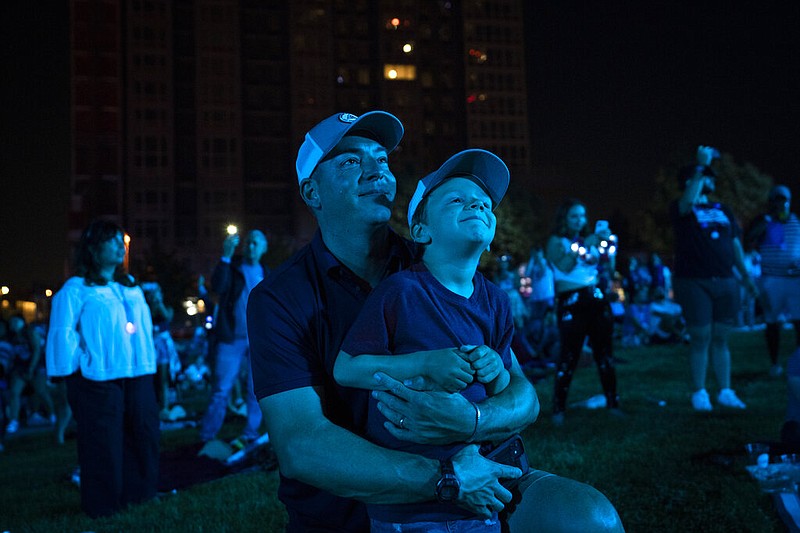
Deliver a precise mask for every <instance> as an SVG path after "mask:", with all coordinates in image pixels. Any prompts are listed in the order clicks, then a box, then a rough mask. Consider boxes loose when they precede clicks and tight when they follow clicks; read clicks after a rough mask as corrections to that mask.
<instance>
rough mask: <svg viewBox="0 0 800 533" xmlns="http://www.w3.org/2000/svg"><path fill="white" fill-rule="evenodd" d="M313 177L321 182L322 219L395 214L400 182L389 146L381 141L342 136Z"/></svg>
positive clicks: (384, 218) (382, 218) (377, 218)
mask: <svg viewBox="0 0 800 533" xmlns="http://www.w3.org/2000/svg"><path fill="white" fill-rule="evenodd" d="M311 179H312V180H314V181H315V182H316V184H317V187H316V190H317V194H318V195H319V200H320V217H321V220H336V219H342V220H352V221H360V222H365V223H385V222H388V221H389V219H390V217H391V215H392V205H393V204H394V198H395V194H396V192H397V182H396V181H395V178H394V175H393V174H392V172H391V170H389V157H388V155H387V153H386V149H385V148H384V147H383V146H382V145H381V144H380V143H378V142H377V141H374V140H372V139H368V138H366V137H357V136H348V137H344V138H342V140H341V141H339V144H337V145H336V147H335V148H334V149H333V150H331V152H330V153H329V154H328V156H327V157H326V158H325V159H324V160H323V161H322V162H321V163H320V164H319V165H318V166H317V168H316V170H314V173H313V174H312V176H311Z"/></svg>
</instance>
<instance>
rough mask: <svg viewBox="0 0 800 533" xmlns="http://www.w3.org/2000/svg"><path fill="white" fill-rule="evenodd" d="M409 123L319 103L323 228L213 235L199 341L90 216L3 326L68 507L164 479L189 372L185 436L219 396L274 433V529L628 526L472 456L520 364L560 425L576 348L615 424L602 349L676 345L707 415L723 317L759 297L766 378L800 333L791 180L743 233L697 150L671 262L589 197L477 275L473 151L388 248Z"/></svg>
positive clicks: (424, 192) (528, 417) (489, 232)
mask: <svg viewBox="0 0 800 533" xmlns="http://www.w3.org/2000/svg"><path fill="white" fill-rule="evenodd" d="M403 135H404V129H403V125H402V123H401V122H400V121H399V120H398V119H397V118H396V117H394V116H393V115H391V114H389V113H386V112H383V111H373V112H369V113H365V114H364V115H362V116H360V117H358V116H355V115H351V114H347V113H341V114H336V115H333V116H331V117H328V118H327V119H325V120H323V121H321V122H320V123H319V124H317V125H316V126H315V127H314V128H312V129H311V130H310V131H309V132H308V133H307V134H306V136H305V140H304V142H303V144H302V145H301V147H300V150H299V152H298V157H297V178H298V188H299V192H300V196H301V198H302V200H303V202H304V203H305V204H306V205H307V207H308V208H309V210H310V211H311V213H312V214H313V215H314V217H315V218H316V220H317V223H318V231H317V233H316V235H315V236H314V238H313V240H312V241H311V243H310V244H308V245H307V246H305V247H304V248H302V249H301V250H299V251H298V252H297V253H296V254H295V255H294V256H293V257H292V258H291V259H290V260H288V261H286V262H284V263H283V264H282V265H280V266H279V267H277V268H276V269H274V270H273V271H270V270H269V269H267V268H266V267H264V266H263V259H264V257H265V255H266V254H267V251H268V243H267V238H266V236H265V234H264V233H263V232H262V231H259V230H255V229H253V230H251V231H249V232H248V233H246V234H245V235H244V238H243V239H241V240H240V236H239V234H238V233H232V234H230V235H229V236H228V237H227V238H225V239H224V241H223V243H222V253H221V257H220V260H219V262H218V264H217V265H216V267H215V269H214V272H213V275H212V276H211V290H212V292H213V293H214V295H215V297H216V305H215V309H214V313H213V329H212V333H213V342H210V343H209V342H208V340H209V339H208V338H206V329H205V328H204V327H202V326H201V327H199V328H198V330H197V335H196V336H195V338H194V339H193V340H192V342H191V343H189V344H187V346H188V348H187V349H184V350H180V351H179V350H178V349H177V348H176V344H175V342H174V340H173V338H172V336H171V334H170V324H171V322H172V320H173V315H174V312H173V310H172V309H171V308H170V307H168V306H167V305H166V304H165V303H164V299H163V292H162V289H161V287H160V286H159V284H158V283H156V282H153V281H149V282H145V283H137V282H136V281H135V280H134V279H133V278H132V277H131V276H130V275H129V274H128V273H126V272H125V271H124V270H123V268H122V265H123V260H124V257H125V246H124V243H123V241H122V236H123V231H122V229H121V228H120V227H118V226H117V225H116V224H114V223H111V222H108V221H104V220H97V221H94V222H92V223H91V224H90V225H89V226H88V227H87V228H86V229H85V230H84V232H83V234H82V236H81V240H80V243H79V247H78V255H77V261H76V269H75V276H74V277H72V278H70V279H69V280H67V281H66V283H65V284H64V286H63V287H62V288H61V289H60V290H59V291H58V292H57V294H56V295H55V297H54V299H53V305H52V311H51V317H50V321H49V324H47V325H46V327H44V328H38V327H35V326H34V325H28V324H26V323H25V321H24V319H22V317H20V316H13V317H11V318H10V320H8V322H5V321H2V322H0V363H2V365H0V368H2V369H3V375H2V376H0V377H2V378H3V380H2V383H4V384H7V390H5V391H3V392H4V394H2V395H0V398H2V400H0V401H3V402H5V403H7V405H2V407H3V409H2V412H3V414H4V416H5V418H6V420H5V422H4V423H3V424H2V429H1V430H0V431H3V432H4V433H14V432H16V431H18V429H19V427H20V411H21V409H20V405H21V402H20V400H21V396H22V394H23V392H24V391H26V390H30V391H32V393H31V394H29V395H28V397H27V398H26V400H27V402H26V405H25V409H23V410H22V411H24V412H27V413H28V416H27V422H26V423H27V424H29V425H32V424H34V423H42V424H52V425H53V426H54V427H55V434H56V441H57V442H61V443H63V441H64V432H65V428H66V427H67V424H68V423H69V421H70V417H74V419H75V422H76V426H77V443H78V463H79V464H80V490H81V507H82V509H83V510H84V511H85V512H86V513H87V514H88V515H89V516H92V517H97V516H106V515H109V514H113V513H115V512H117V511H118V510H120V509H123V508H125V507H126V506H127V505H129V504H135V503H138V502H142V501H147V500H149V499H152V498H154V497H155V496H156V483H157V478H158V457H159V427H160V423H163V422H165V421H171V420H174V419H175V418H177V417H179V416H182V415H176V411H175V409H176V408H177V407H179V406H176V405H175V401H174V394H173V388H175V387H176V386H178V384H182V386H184V387H193V386H197V385H199V386H201V387H207V388H208V390H209V400H208V404H207V407H206V408H205V411H204V415H203V416H202V419H201V420H200V424H199V433H198V440H199V441H200V442H201V443H204V444H205V446H203V450H206V449H207V448H208V447H209V446H211V443H214V442H216V441H217V434H218V433H219V432H220V429H221V428H222V426H223V424H224V421H225V415H226V412H228V411H229V410H234V411H235V412H238V413H240V414H241V415H243V416H244V417H245V419H246V422H245V425H244V430H243V432H242V434H241V435H240V436H239V437H237V438H236V439H235V440H234V441H232V442H230V443H229V445H230V446H232V447H233V448H234V449H247V448H248V446H252V445H253V443H254V442H255V441H256V440H257V439H258V438H259V436H260V435H262V434H264V432H265V431H266V433H267V434H268V435H269V440H270V441H271V444H272V446H273V449H274V452H275V454H276V456H277V459H278V464H279V468H280V472H281V478H280V488H279V491H278V497H279V498H280V500H281V501H282V502H283V504H284V505H285V506H286V509H287V512H288V516H289V525H288V530H289V531H308V530H330V531H365V530H370V529H371V530H372V531H378V532H380V531H446V530H448V528H449V527H450V526H451V525H452V524H454V523H457V524H458V525H459V526H460V527H462V528H469V530H471V531H487V532H489V531H500V530H501V527H503V525H504V524H505V525H508V526H510V527H511V530H512V531H514V530H515V528H517V529H516V530H524V527H525V524H530V523H535V524H537V525H538V527H539V528H540V529H541V530H547V531H565V530H581V531H621V530H622V524H621V522H620V520H619V516H618V515H617V513H616V511H615V509H614V507H613V505H612V504H611V503H610V502H609V501H608V500H607V499H606V498H605V497H604V496H603V495H602V494H600V493H599V492H597V491H596V490H595V489H593V488H592V487H590V486H588V485H585V484H583V483H580V482H577V481H574V480H570V479H568V478H564V477H561V476H557V475H554V474H552V473H549V472H544V471H542V470H538V469H537V468H536V465H535V464H529V463H528V462H527V461H528V458H527V456H525V454H524V451H522V452H521V453H516V454H515V455H514V456H513V457H512V458H511V459H507V460H502V461H501V460H499V459H498V461H494V460H490V459H489V457H495V455H494V454H495V453H499V451H501V450H504V449H505V448H506V446H510V445H512V443H517V442H521V441H520V440H519V439H518V438H516V439H515V436H516V435H517V434H518V433H519V432H521V431H522V430H523V429H524V428H525V427H526V426H528V425H529V424H531V423H532V422H533V421H534V420H535V419H536V418H537V416H538V414H539V410H540V406H539V401H538V396H537V393H536V391H535V389H534V387H533V383H534V382H536V379H537V378H541V377H543V376H546V375H550V374H552V380H553V389H552V398H553V402H552V413H551V416H552V421H553V423H554V424H555V425H556V426H561V425H564V424H565V422H566V418H565V416H566V411H567V407H568V404H567V399H568V394H569V389H570V384H571V382H572V379H573V375H574V373H575V372H576V370H577V369H578V368H579V364H578V363H579V361H580V359H581V358H582V357H583V356H587V357H591V358H592V359H594V362H595V365H596V368H597V372H598V375H599V381H600V385H601V387H602V390H603V395H602V396H603V405H604V406H605V407H606V409H607V411H608V413H609V415H611V416H615V417H625V416H626V415H625V411H624V383H621V384H618V380H617V372H616V364H617V361H618V358H616V357H615V355H614V349H615V346H623V347H634V346H643V345H651V344H665V343H673V344H676V345H677V346H679V347H680V349H684V350H687V351H688V353H689V361H690V363H689V375H690V378H691V386H692V389H691V406H692V407H693V409H695V410H697V411H710V410H712V409H713V406H712V403H711V396H710V395H709V394H708V392H707V390H706V373H707V368H708V365H709V362H710V364H711V367H712V369H713V372H714V375H715V377H716V384H717V386H718V388H719V391H718V394H717V396H716V400H717V403H718V404H719V405H721V406H724V407H726V408H730V409H745V408H746V405H745V403H744V402H743V401H742V400H741V399H740V398H739V397H738V396H737V394H736V393H735V392H734V389H733V388H732V384H731V381H730V376H731V361H730V352H729V350H728V346H727V339H728V335H729V332H730V331H731V329H732V328H733V327H734V326H736V325H743V322H744V323H746V324H747V325H748V326H753V325H754V323H755V318H754V316H755V311H754V309H755V306H756V303H755V302H758V305H759V307H760V308H761V309H763V316H764V320H765V322H766V327H765V337H766V345H767V351H768V353H769V357H770V362H771V365H772V366H771V371H770V372H771V374H772V375H774V376H778V375H780V374H781V373H782V371H783V367H782V366H781V365H780V362H779V357H778V343H779V335H780V330H781V329H782V328H781V324H782V323H783V322H786V321H789V322H791V323H793V325H794V327H795V329H796V330H797V338H798V342H800V308H799V307H798V306H800V284H798V282H800V222H799V221H798V219H797V217H795V215H794V214H792V213H791V211H790V209H789V207H790V200H791V193H790V191H789V190H788V188H786V187H784V186H777V187H775V188H774V189H772V190H771V191H770V194H769V208H768V211H767V212H766V213H765V214H764V215H763V216H761V217H759V218H758V219H757V220H755V221H754V222H753V224H752V225H751V227H750V228H749V229H748V230H747V232H743V231H742V230H741V229H740V228H739V225H738V224H737V222H736V219H735V218H734V216H733V214H732V213H731V211H730V210H729V209H728V208H727V207H726V206H724V205H723V204H720V203H717V202H714V201H713V200H711V199H710V198H709V197H710V196H711V195H712V194H713V193H714V190H715V174H714V171H713V169H712V162H713V160H714V158H715V157H717V156H718V154H716V152H715V151H714V150H713V149H711V148H708V147H700V148H699V149H698V154H697V161H696V162H695V164H692V165H689V166H687V167H684V168H682V169H681V170H680V172H679V174H678V179H679V185H680V188H681V196H680V197H679V198H678V199H676V200H675V202H673V204H672V205H671V207H670V216H671V219H672V223H673V226H674V228H675V237H676V238H675V250H674V251H675V261H674V264H673V267H672V269H670V268H669V267H668V266H667V265H665V263H664V261H663V260H662V258H661V256H660V255H659V254H657V253H654V252H651V253H649V254H646V255H644V254H638V253H630V252H628V253H621V251H620V249H619V246H618V245H619V243H618V242H617V240H616V236H615V235H614V233H613V231H612V228H610V227H609V223H608V221H606V220H602V219H600V220H596V221H595V222H594V224H591V223H590V221H589V217H588V212H587V208H586V205H585V203H584V202H582V201H581V200H578V199H566V200H565V201H564V202H563V204H562V205H561V206H560V207H559V209H558V210H557V213H556V216H555V220H554V223H553V227H552V231H551V233H550V235H549V237H548V239H547V241H546V242H543V243H541V245H540V246H536V247H534V248H533V249H532V250H531V251H530V254H529V257H527V258H518V262H516V263H515V260H514V259H513V258H512V257H511V256H510V255H509V254H502V255H501V256H500V257H499V259H498V262H497V265H496V266H497V268H496V271H495V272H494V274H493V276H492V278H493V279H492V281H493V283H492V282H490V281H489V280H488V279H486V278H485V277H484V276H483V274H481V273H480V272H478V270H477V268H478V264H479V259H480V257H481V255H482V254H483V253H484V252H485V251H486V250H488V249H489V247H490V245H491V243H492V240H493V238H494V235H495V230H496V224H497V221H496V215H495V213H494V211H495V209H496V207H497V205H498V204H499V203H500V202H501V200H502V199H503V197H504V195H505V193H506V190H507V189H508V186H509V181H510V179H511V176H510V174H509V171H508V168H507V167H506V165H505V163H504V162H503V161H502V160H501V159H500V158H499V157H498V156H497V155H495V154H493V153H491V152H488V151H485V150H480V149H470V150H465V151H462V152H459V153H457V154H455V155H454V156H452V157H451V158H449V159H448V160H447V161H445V162H444V163H443V164H442V166H441V167H440V168H439V169H437V170H435V171H434V172H432V173H431V174H429V175H428V176H426V177H424V178H423V179H421V180H420V181H419V183H418V185H417V188H416V191H415V193H414V195H413V196H412V198H411V200H410V202H409V208H408V213H407V221H408V226H409V235H410V239H405V238H403V237H401V236H399V235H398V234H397V233H395V232H394V231H393V230H392V229H391V228H390V226H389V224H388V222H389V220H390V218H391V213H392V208H393V204H394V200H395V194H396V182H395V178H394V176H393V174H392V172H391V170H390V166H389V162H388V160H389V159H388V156H389V154H390V153H391V152H392V151H393V150H394V149H395V148H396V147H397V146H398V144H399V143H400V141H401V139H402V137H403ZM240 245H242V246H241V247H240ZM237 249H240V253H239V254H237V253H236V251H237ZM619 257H625V258H627V265H626V268H625V270H624V272H622V273H620V272H619V271H618V266H619V265H618V264H617V259H618V258H619ZM757 267H758V268H757ZM759 269H760V275H756V272H757V271H759ZM750 306H752V307H753V310H749V309H750ZM189 354H191V356H190V357H188V355H189ZM795 367H798V368H800V364H796V365H794V366H792V367H791V368H790V369H794V368H795ZM791 373H792V375H794V373H797V372H795V370H792V372H791ZM532 378H533V379H532ZM618 388H621V389H622V390H623V394H620V392H619V390H618ZM236 396H238V397H239V400H238V402H237V401H236ZM54 397H55V400H54ZM798 397H800V395H798ZM795 411H796V412H798V413H800V408H799V409H796V410H795ZM183 415H185V412H184V413H183ZM36 417H38V418H39V419H41V420H37V418H36ZM795 422H796V425H797V426H798V427H800V419H798V420H796V421H795ZM787 431H788V430H787ZM797 433H798V434H800V431H797ZM0 442H2V441H0ZM501 443H502V444H501ZM513 445H514V446H517V444H513ZM521 457H523V458H525V459H524V460H522V459H521Z"/></svg>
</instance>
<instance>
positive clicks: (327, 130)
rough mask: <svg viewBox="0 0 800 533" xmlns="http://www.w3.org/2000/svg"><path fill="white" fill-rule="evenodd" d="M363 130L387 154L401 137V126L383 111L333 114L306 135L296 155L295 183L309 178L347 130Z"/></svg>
mask: <svg viewBox="0 0 800 533" xmlns="http://www.w3.org/2000/svg"><path fill="white" fill-rule="evenodd" d="M355 130H359V131H364V132H367V133H369V134H371V136H374V137H375V140H377V141H378V142H379V143H381V145H382V146H383V147H384V148H386V152H387V153H389V152H391V151H392V150H394V149H395V148H397V145H398V144H400V139H402V138H403V124H402V123H401V122H400V120H399V119H398V118H397V117H396V116H394V115H392V114H391V113H387V112H385V111H370V112H368V113H364V114H363V115H361V116H356V115H353V114H352V113H336V114H335V115H332V116H330V117H328V118H326V119H325V120H323V121H322V122H320V123H319V124H317V125H316V126H314V127H313V128H311V130H310V131H309V132H308V133H306V138H305V140H304V141H303V144H302V145H300V150H298V152H297V165H296V166H297V182H298V183H301V182H302V181H303V180H304V179H306V178H308V177H310V176H311V173H312V172H314V169H315V168H317V165H318V164H319V162H320V161H322V160H323V159H324V158H325V156H326V155H328V153H329V152H330V151H331V150H333V148H334V147H335V146H336V145H337V144H338V143H339V141H341V140H342V137H344V136H345V135H347V133H348V132H350V131H355Z"/></svg>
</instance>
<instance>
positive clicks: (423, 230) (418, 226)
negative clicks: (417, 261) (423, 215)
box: [409, 222, 431, 244]
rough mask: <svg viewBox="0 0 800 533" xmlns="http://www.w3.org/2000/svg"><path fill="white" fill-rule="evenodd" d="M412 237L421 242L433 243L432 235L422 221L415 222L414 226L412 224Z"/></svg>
mask: <svg viewBox="0 0 800 533" xmlns="http://www.w3.org/2000/svg"><path fill="white" fill-rule="evenodd" d="M409 233H410V234H411V239H412V240H413V241H414V242H416V243H419V244H430V243H431V236H430V234H429V233H428V228H427V227H426V226H425V224H423V223H421V222H415V223H414V225H413V226H411V231H409Z"/></svg>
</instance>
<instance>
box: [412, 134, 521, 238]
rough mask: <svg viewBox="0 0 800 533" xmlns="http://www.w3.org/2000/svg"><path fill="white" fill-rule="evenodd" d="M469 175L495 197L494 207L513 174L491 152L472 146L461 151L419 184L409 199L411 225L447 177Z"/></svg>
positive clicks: (493, 198)
mask: <svg viewBox="0 0 800 533" xmlns="http://www.w3.org/2000/svg"><path fill="white" fill-rule="evenodd" d="M458 176H466V177H472V178H475V179H477V180H478V181H479V182H480V183H482V184H483V188H484V189H486V192H488V193H489V197H490V198H491V199H492V210H494V209H495V208H496V207H497V204H499V203H500V201H501V200H502V199H503V196H505V194H506V190H508V183H509V181H510V180H511V174H510V173H509V172H508V167H507V166H506V164H505V163H503V160H502V159H500V158H499V157H497V156H496V155H494V154H493V153H492V152H488V151H486V150H481V149H480V148H472V149H469V150H464V151H463V152H458V153H457V154H456V155H454V156H453V157H451V158H450V159H448V160H447V161H445V162H444V164H443V165H442V166H441V167H439V169H438V170H436V171H435V172H433V173H431V174H428V175H427V176H425V177H424V178H422V179H421V180H419V183H418V184H417V190H415V191H414V195H413V196H412V197H411V200H410V201H409V202H408V227H409V228H410V227H411V220H412V219H413V218H414V213H416V211H417V208H418V207H419V204H420V203H422V200H423V199H425V197H426V196H428V194H430V192H431V191H432V190H433V189H435V188H436V187H437V186H438V185H440V184H441V183H442V182H443V181H444V180H446V179H447V178H454V177H458Z"/></svg>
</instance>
